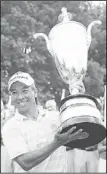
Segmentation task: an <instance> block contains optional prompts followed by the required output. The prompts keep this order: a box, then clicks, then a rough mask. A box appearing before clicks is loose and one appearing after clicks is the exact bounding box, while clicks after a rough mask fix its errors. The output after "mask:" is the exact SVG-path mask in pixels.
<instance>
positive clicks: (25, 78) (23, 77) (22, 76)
mask: <svg viewBox="0 0 107 174" xmlns="http://www.w3.org/2000/svg"><path fill="white" fill-rule="evenodd" d="M17 81H18V82H22V83H24V84H25V85H27V86H31V85H32V84H33V85H34V84H35V82H34V79H33V78H32V77H31V76H30V75H29V74H28V73H25V72H21V71H19V72H17V73H15V74H14V75H13V76H12V77H11V78H10V79H9V82H8V90H10V87H11V85H12V84H13V83H14V82H17ZM34 86H35V85H34Z"/></svg>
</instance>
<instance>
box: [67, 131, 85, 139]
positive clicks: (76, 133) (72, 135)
mask: <svg viewBox="0 0 107 174" xmlns="http://www.w3.org/2000/svg"><path fill="white" fill-rule="evenodd" d="M82 131H83V130H82V129H79V130H78V131H77V132H75V133H73V134H70V138H71V139H72V140H75V139H77V138H78V137H79V136H80V135H82Z"/></svg>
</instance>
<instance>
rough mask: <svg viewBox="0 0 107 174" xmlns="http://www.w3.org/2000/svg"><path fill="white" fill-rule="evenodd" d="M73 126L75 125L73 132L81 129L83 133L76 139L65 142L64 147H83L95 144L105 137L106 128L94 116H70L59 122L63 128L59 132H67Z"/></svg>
mask: <svg viewBox="0 0 107 174" xmlns="http://www.w3.org/2000/svg"><path fill="white" fill-rule="evenodd" d="M73 126H76V130H75V131H74V132H76V131H77V130H79V129H83V132H84V135H83V136H82V137H79V138H78V139H77V140H74V141H71V142H69V143H67V144H65V145H64V146H66V147H70V148H80V149H84V148H86V147H90V146H94V145H97V144H98V143H100V142H101V141H102V140H103V139H104V138H105V137H106V128H105V127H104V126H103V125H102V124H101V123H100V121H99V119H97V118H95V117H90V116H79V117H74V118H70V119H68V120H66V121H65V122H63V123H62V124H61V127H62V128H63V130H62V131H61V133H64V132H67V131H68V130H69V129H70V128H72V127H73Z"/></svg>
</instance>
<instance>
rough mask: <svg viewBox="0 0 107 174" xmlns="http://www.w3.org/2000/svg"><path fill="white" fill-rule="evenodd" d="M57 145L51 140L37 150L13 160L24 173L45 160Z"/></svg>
mask: <svg viewBox="0 0 107 174" xmlns="http://www.w3.org/2000/svg"><path fill="white" fill-rule="evenodd" d="M58 147H59V145H58V144H57V143H56V142H55V141H54V140H53V141H52V142H51V143H49V144H48V145H45V146H44V147H42V148H41V149H39V150H33V151H31V152H27V153H25V154H22V155H20V156H18V157H16V158H15V159H14V160H15V161H16V162H17V163H18V164H19V165H20V166H21V167H22V168H23V169H24V170H26V171H28V170H30V169H31V168H33V167H35V166H36V165H38V164H40V163H41V162H43V161H44V160H45V159H47V158H48V157H49V156H50V155H51V154H52V153H53V152H54V151H55V150H56V149H57V148H58Z"/></svg>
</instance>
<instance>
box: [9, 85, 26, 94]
mask: <svg viewBox="0 0 107 174" xmlns="http://www.w3.org/2000/svg"><path fill="white" fill-rule="evenodd" d="M28 88H29V86H27V85H24V86H23V87H22V89H28ZM13 91H16V89H15V88H10V92H13Z"/></svg>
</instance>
